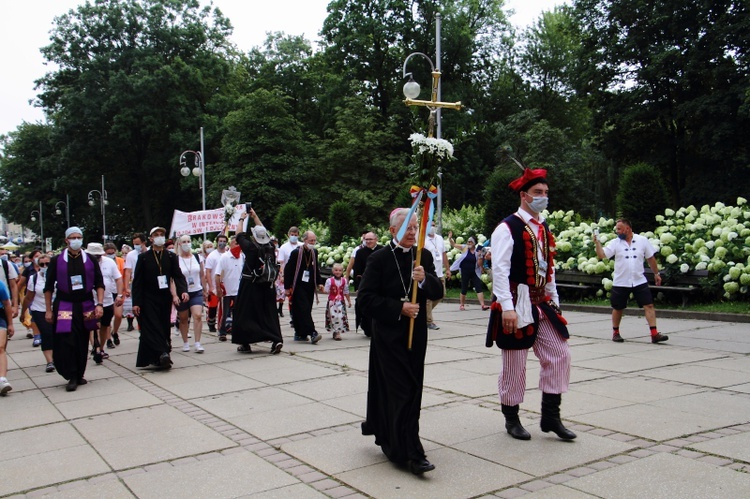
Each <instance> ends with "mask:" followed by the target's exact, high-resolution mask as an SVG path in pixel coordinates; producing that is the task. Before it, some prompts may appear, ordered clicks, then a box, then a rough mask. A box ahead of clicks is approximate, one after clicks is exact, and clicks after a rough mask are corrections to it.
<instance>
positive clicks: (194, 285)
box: [178, 254, 203, 293]
mask: <svg viewBox="0 0 750 499" xmlns="http://www.w3.org/2000/svg"><path fill="white" fill-rule="evenodd" d="M178 258H179V259H180V270H182V275H184V276H185V280H186V281H187V283H188V293H195V292H196V291H202V290H203V284H201V283H202V282H203V281H202V280H201V264H200V262H199V261H198V259H197V258H196V257H195V255H192V254H191V255H190V256H182V254H180V255H179V257H178Z"/></svg>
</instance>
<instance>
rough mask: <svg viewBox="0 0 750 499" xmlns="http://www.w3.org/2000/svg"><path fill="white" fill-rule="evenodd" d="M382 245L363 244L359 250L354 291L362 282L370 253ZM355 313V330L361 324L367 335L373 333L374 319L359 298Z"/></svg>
mask: <svg viewBox="0 0 750 499" xmlns="http://www.w3.org/2000/svg"><path fill="white" fill-rule="evenodd" d="M381 248H382V246H381V245H379V244H378V245H376V246H375V247H374V248H372V249H370V248H368V247H367V246H362V247H361V248H359V249H358V250H357V254H356V255H355V256H354V265H353V266H352V270H354V291H357V290H359V283H360V282H362V275H363V274H364V273H365V269H366V268H367V259H368V258H370V255H372V254H373V253H374V252H375V251H377V250H379V249H381ZM354 313H355V330H356V329H359V327H360V326H362V331H364V333H365V335H366V336H371V335H372V319H370V318H369V317H367V315H366V314H365V312H364V310H362V304H361V302H360V301H359V299H357V300H356V301H355V302H354Z"/></svg>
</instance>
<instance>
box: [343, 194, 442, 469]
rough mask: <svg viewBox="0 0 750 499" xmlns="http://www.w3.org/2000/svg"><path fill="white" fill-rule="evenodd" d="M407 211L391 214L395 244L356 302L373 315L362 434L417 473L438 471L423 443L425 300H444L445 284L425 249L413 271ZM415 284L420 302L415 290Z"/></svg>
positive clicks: (378, 257)
mask: <svg viewBox="0 0 750 499" xmlns="http://www.w3.org/2000/svg"><path fill="white" fill-rule="evenodd" d="M408 213H409V210H407V209H406V208H399V209H396V210H394V211H393V212H392V213H391V219H390V232H391V234H392V235H393V236H394V237H393V240H392V241H391V242H390V243H389V244H388V245H387V246H386V247H385V248H383V249H381V250H380V251H377V252H375V253H373V254H372V255H371V256H370V257H369V259H368V260H367V267H366V269H365V273H364V276H363V277H362V282H361V284H360V286H359V290H358V291H357V300H361V301H362V307H363V309H364V310H366V312H367V314H368V315H369V316H370V317H372V318H373V319H372V340H371V342H370V367H369V378H368V391H367V418H366V420H365V422H364V423H362V434H363V435H375V443H376V444H377V445H379V446H380V447H381V449H382V450H383V453H384V454H385V455H386V456H387V457H388V459H390V460H391V461H393V462H394V463H396V464H399V465H404V466H407V467H408V468H409V470H410V471H411V472H412V473H414V474H415V475H419V474H422V473H424V472H426V471H431V470H433V469H435V466H434V465H433V464H432V463H430V462H429V461H428V460H427V458H426V456H425V453H424V448H423V447H422V442H421V441H420V440H419V413H420V410H421V405H422V384H423V381H424V359H425V353H426V352H427V316H426V313H425V312H426V310H427V308H426V300H428V299H430V300H438V299H440V298H442V297H443V286H442V284H441V282H440V279H438V277H437V275H436V274H435V265H434V263H433V261H432V254H430V252H429V251H427V250H426V249H423V250H422V259H421V263H422V264H421V265H420V266H418V267H415V266H414V265H415V261H416V252H417V246H416V238H417V231H418V225H417V217H416V216H415V215H412V217H411V219H410V220H409V223H408V225H407V230H406V232H405V234H404V236H403V237H402V238H401V240H400V241H397V240H396V236H397V234H398V231H399V229H400V227H401V225H402V223H403V222H404V219H405V218H406V216H407V215H408ZM415 280H416V281H417V282H418V283H419V284H418V291H417V303H415V304H412V303H411V301H410V299H411V291H412V286H413V285H414V281H415ZM412 318H415V321H414V337H413V342H412V349H411V350H409V349H408V348H407V342H408V335H409V322H410V319H412Z"/></svg>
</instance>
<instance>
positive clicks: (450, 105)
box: [404, 70, 461, 137]
mask: <svg viewBox="0 0 750 499" xmlns="http://www.w3.org/2000/svg"><path fill="white" fill-rule="evenodd" d="M440 75H441V73H440V71H438V70H435V71H433V72H432V95H431V97H430V100H417V99H409V98H408V97H407V98H406V99H404V104H406V105H407V106H423V107H426V108H427V109H429V110H430V118H429V120H428V122H427V123H428V129H427V130H428V131H427V136H428V137H434V135H435V134H434V131H435V116H436V115H437V110H438V109H441V108H446V109H456V110H460V109H461V101H458V102H440V101H438V100H437V91H438V84H439V82H440Z"/></svg>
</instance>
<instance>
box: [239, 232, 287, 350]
mask: <svg viewBox="0 0 750 499" xmlns="http://www.w3.org/2000/svg"><path fill="white" fill-rule="evenodd" d="M237 244H239V245H240V248H241V249H242V252H243V253H245V267H244V268H243V270H242V279H241V280H240V288H239V291H238V292H237V298H236V299H235V300H234V309H233V310H232V343H236V344H238V345H247V344H250V343H257V342H259V341H272V342H274V343H276V342H278V343H283V342H284V339H283V338H282V337H281V327H280V326H279V315H278V312H277V310H276V288H275V287H274V283H263V284H261V283H254V282H253V280H252V278H251V277H250V275H251V274H252V271H253V270H255V269H256V268H257V267H258V266H259V265H260V261H259V255H260V250H259V248H258V246H256V245H255V244H254V243H253V241H252V240H251V239H250V237H249V236H248V235H247V234H246V233H244V232H241V233H239V234H237Z"/></svg>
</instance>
